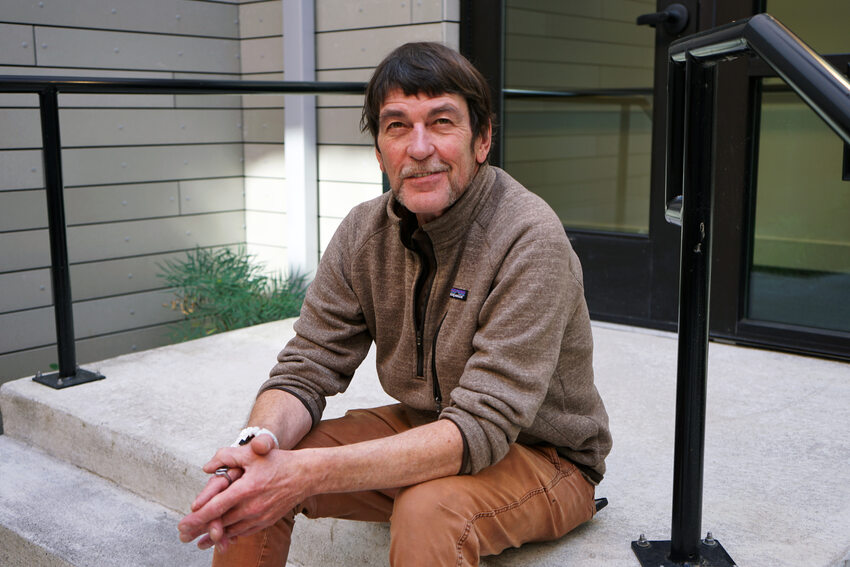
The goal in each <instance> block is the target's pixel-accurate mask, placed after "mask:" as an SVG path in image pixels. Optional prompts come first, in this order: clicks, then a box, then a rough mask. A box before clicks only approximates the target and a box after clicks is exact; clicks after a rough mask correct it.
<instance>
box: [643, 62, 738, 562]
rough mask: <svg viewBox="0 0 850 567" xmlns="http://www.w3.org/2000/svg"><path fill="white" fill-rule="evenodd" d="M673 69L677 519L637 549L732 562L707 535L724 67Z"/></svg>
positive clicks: (655, 558) (658, 556)
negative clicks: (719, 94)
mask: <svg viewBox="0 0 850 567" xmlns="http://www.w3.org/2000/svg"><path fill="white" fill-rule="evenodd" d="M669 69H670V73H669V77H668V81H670V83H669V84H668V95H669V96H670V97H671V99H670V100H669V101H668V110H669V113H668V120H669V121H670V124H669V129H668V132H667V143H668V150H667V191H666V196H667V199H668V203H667V206H668V209H667V214H666V217H667V219H668V220H669V221H670V222H673V223H674V224H679V225H681V227H682V239H681V243H682V247H681V260H680V267H679V352H678V363H677V368H676V432H675V447H674V455H673V514H672V527H671V537H670V540H669V541H648V540H647V539H646V538H645V537H644V536H643V535H641V537H640V538H639V539H638V540H637V541H633V542H632V550H633V551H634V552H635V554H636V555H637V557H638V560H639V561H640V564H641V565H642V566H643V567H659V566H660V567H667V566H671V565H675V566H685V567H690V566H694V567H695V566H697V565H711V566H713V567H732V566H734V565H735V563H734V561H732V558H731V557H729V554H728V553H726V550H725V549H723V546H722V545H720V543H719V542H718V541H717V540H715V539H714V538H711V537H709V536H706V539H705V540H701V539H700V536H701V529H702V489H703V468H704V458H703V457H704V453H705V416H706V394H707V378H708V333H709V316H708V314H709V289H710V282H711V230H712V212H713V207H714V175H713V172H714V153H715V152H714V144H715V141H714V129H715V128H714V123H715V117H714V101H715V82H716V77H717V67H716V63H715V62H706V61H700V60H699V59H697V58H695V57H693V56H692V55H691V54H689V53H688V54H686V58H685V62H684V64H681V63H674V62H672V61H671V63H670V66H669ZM672 97H675V99H673V98H672ZM682 101H683V102H682ZM683 123H684V124H683ZM680 191H681V195H679V192H680Z"/></svg>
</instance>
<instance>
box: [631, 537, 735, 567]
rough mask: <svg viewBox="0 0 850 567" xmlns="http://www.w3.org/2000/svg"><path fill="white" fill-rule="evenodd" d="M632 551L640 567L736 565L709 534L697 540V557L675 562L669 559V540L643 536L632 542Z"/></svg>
mask: <svg viewBox="0 0 850 567" xmlns="http://www.w3.org/2000/svg"><path fill="white" fill-rule="evenodd" d="M632 551H634V553H635V555H636V556H637V558H638V561H639V562H640V564H641V567H737V564H736V563H735V562H734V561H733V560H732V558H731V557H729V554H728V553H726V550H725V549H723V546H722V545H720V542H719V541H717V540H716V539H714V538H711V537H710V536H709V537H707V538H706V539H703V540H700V542H699V558H698V559H696V560H695V561H685V562H684V563H676V562H674V561H671V560H670V541H669V540H666V541H649V540H647V539H646V538H644V537H643V535H642V534H641V538H640V539H639V540H637V541H633V542H632Z"/></svg>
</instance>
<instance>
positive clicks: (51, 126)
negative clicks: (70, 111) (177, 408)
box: [34, 87, 103, 388]
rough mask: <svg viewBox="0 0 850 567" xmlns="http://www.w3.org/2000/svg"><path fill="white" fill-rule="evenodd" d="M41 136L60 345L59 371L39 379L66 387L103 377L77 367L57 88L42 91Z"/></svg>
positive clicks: (51, 384) (51, 266)
mask: <svg viewBox="0 0 850 567" xmlns="http://www.w3.org/2000/svg"><path fill="white" fill-rule="evenodd" d="M39 103H40V107H41V136H42V143H43V150H42V153H43V156H44V185H45V190H46V193H47V220H48V229H49V233H50V275H51V283H52V286H53V312H54V316H55V318H56V347H57V351H58V355H59V371H58V372H56V373H53V374H49V375H42V374H41V373H39V374H38V375H36V377H35V378H34V379H35V380H36V381H37V382H40V383H42V384H45V385H47V386H51V387H53V388H64V387H67V386H73V385H76V384H81V383H84V382H91V381H92V380H99V379H102V378H103V376H102V375H100V374H97V373H93V372H89V371H86V370H82V369H79V368H77V355H76V346H75V344H74V311H73V300H72V297H71V273H70V268H69V260H68V240H67V236H66V231H65V202H64V196H63V184H62V142H61V140H60V138H59V93H58V90H57V89H56V87H46V88H44V89H43V90H41V91H40V92H39Z"/></svg>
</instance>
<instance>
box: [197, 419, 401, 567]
mask: <svg viewBox="0 0 850 567" xmlns="http://www.w3.org/2000/svg"><path fill="white" fill-rule="evenodd" d="M410 427H411V424H410V421H409V419H408V418H407V415H406V413H405V412H404V410H403V409H402V408H401V406H400V405H391V406H385V407H380V408H374V409H366V410H352V411H350V412H348V413H347V414H346V415H345V416H344V417H341V418H339V419H331V420H327V421H322V422H321V423H319V425H317V426H316V427H315V428H314V429H313V430H312V431H311V432H310V433H309V434H308V435H307V436H305V437H304V439H303V440H302V441H301V443H299V444H298V446H297V447H296V449H303V448H308V447H334V446H339V445H349V444H352V443H357V442H359V441H367V440H370V439H378V438H381V437H387V436H389V435H393V434H395V433H400V432H402V431H405V430H407V429H410ZM397 492H398V490H397V489H391V490H375V491H365V492H352V493H346V494H321V495H317V496H314V497H311V498H308V499H307V500H305V501H304V502H302V503H301V504H299V505H298V506H297V507H296V508H295V509H294V510H292V511H291V512H290V513H289V514H287V515H286V516H284V517H283V518H281V519H280V520H279V521H278V522H277V523H275V524H274V525H272V526H270V527H268V528H266V529H265V530H262V531H260V532H258V533H256V534H253V535H250V536H245V537H240V538H238V539H237V540H236V542H235V543H234V544H233V545H231V546H230V548H229V549H228V551H227V553H224V554H222V553H219V552H218V551H217V550H216V551H215V552H214V554H213V563H212V564H213V567H283V566H284V565H286V558H287V557H288V555H289V544H290V541H291V537H292V529H293V527H294V525H295V522H294V518H295V516H296V515H297V514H298V513H300V512H303V513H304V515H306V516H307V517H310V518H331V517H332V518H345V519H349V520H362V521H371V522H387V521H389V519H390V515H391V514H392V509H393V500H394V498H395V495H396V493H397Z"/></svg>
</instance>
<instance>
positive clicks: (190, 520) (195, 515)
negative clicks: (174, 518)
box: [178, 485, 245, 541]
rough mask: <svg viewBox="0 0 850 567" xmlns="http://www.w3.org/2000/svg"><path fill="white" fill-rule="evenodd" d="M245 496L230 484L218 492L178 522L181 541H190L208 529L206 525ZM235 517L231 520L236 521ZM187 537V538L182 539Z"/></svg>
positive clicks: (242, 491)
mask: <svg viewBox="0 0 850 567" xmlns="http://www.w3.org/2000/svg"><path fill="white" fill-rule="evenodd" d="M244 498H245V491H244V490H240V489H239V487H238V486H236V485H232V486H231V488H230V489H228V490H225V491H223V492H219V493H218V494H216V495H215V496H213V497H212V498H211V499H210V500H209V502H207V503H206V504H205V505H204V506H203V507H202V508H200V509H199V510H197V511H196V512H192V513H191V514H189V515H188V516H186V517H185V518H183V520H182V521H181V522H180V525H179V526H178V527H179V528H180V534H181V535H180V539H181V540H183V541H192V540H193V539H195V538H196V537H198V536H199V535H201V534H203V533H205V532H207V531H209V530H208V527H207V526H208V525H209V524H210V523H211V522H212V521H213V520H217V519H219V518H222V516H224V515H225V514H226V513H227V512H228V511H230V510H231V508H233V507H234V506H236V505H237V504H239V502H241V501H242V500H243V499H244ZM238 515H239V514H237V517H236V518H235V519H234V520H231V522H232V521H238V520H239V519H240V518H238ZM184 538H188V539H184Z"/></svg>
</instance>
